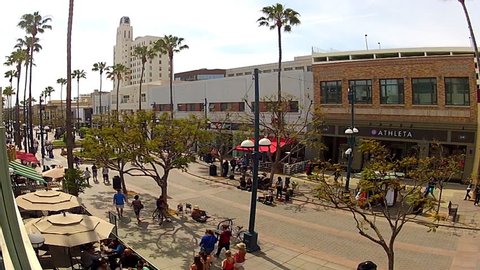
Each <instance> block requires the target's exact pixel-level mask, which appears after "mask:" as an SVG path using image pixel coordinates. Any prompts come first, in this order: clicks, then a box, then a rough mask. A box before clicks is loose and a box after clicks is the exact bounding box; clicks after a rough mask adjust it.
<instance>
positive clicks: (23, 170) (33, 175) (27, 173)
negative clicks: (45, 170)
mask: <svg viewBox="0 0 480 270" xmlns="http://www.w3.org/2000/svg"><path fill="white" fill-rule="evenodd" d="M9 166H10V168H12V169H13V171H14V173H15V174H18V175H21V176H23V177H26V178H28V179H31V180H35V181H38V182H41V183H44V184H46V183H47V181H45V180H44V179H43V178H42V176H41V175H40V173H38V172H37V171H35V170H34V169H33V168H30V167H28V166H25V165H22V164H20V163H18V162H16V161H11V162H10V163H9Z"/></svg>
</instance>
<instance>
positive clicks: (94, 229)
mask: <svg viewBox="0 0 480 270" xmlns="http://www.w3.org/2000/svg"><path fill="white" fill-rule="evenodd" d="M113 227H114V225H113V224H111V223H108V222H107V221H104V220H103V219H100V218H98V217H94V216H87V215H77V214H71V213H62V214H58V215H52V216H47V217H42V218H37V219H33V220H31V221H29V222H27V224H25V228H26V230H27V231H28V232H29V233H41V234H42V235H43V236H44V237H45V244H47V245H53V246H61V247H75V246H79V245H83V244H86V243H91V242H97V241H100V240H103V239H106V238H108V236H109V235H110V233H111V232H112V230H113Z"/></svg>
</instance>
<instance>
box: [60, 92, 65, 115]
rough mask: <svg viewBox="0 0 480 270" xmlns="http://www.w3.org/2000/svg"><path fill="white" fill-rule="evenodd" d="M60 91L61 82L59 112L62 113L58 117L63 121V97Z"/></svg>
mask: <svg viewBox="0 0 480 270" xmlns="http://www.w3.org/2000/svg"><path fill="white" fill-rule="evenodd" d="M62 93H63V84H60V113H61V114H62V116H61V117H60V119H61V121H63V119H64V117H65V116H64V114H63V97H62Z"/></svg>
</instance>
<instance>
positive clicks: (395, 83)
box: [380, 79, 404, 104]
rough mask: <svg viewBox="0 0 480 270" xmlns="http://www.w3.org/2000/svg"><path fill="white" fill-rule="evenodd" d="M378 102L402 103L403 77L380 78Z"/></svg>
mask: <svg viewBox="0 0 480 270" xmlns="http://www.w3.org/2000/svg"><path fill="white" fill-rule="evenodd" d="M380 103H381V104H403V103H404V99H403V79H381V80H380Z"/></svg>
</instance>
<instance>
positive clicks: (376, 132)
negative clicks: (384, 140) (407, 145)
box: [370, 129, 413, 138]
mask: <svg viewBox="0 0 480 270" xmlns="http://www.w3.org/2000/svg"><path fill="white" fill-rule="evenodd" d="M370 134H371V135H372V136H380V137H398V138H413V135H412V132H411V131H409V130H392V129H372V130H371V131H370Z"/></svg>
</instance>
